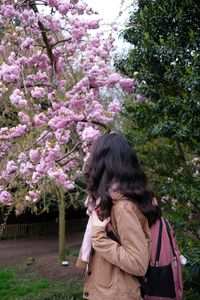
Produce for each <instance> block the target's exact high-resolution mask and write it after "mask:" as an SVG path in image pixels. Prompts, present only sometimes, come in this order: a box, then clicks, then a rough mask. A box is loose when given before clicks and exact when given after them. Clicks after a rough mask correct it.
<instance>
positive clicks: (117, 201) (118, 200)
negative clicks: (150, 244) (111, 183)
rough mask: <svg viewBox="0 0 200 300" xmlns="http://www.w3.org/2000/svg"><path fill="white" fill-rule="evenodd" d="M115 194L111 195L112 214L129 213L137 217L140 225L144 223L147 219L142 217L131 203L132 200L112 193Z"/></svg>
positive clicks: (117, 193)
mask: <svg viewBox="0 0 200 300" xmlns="http://www.w3.org/2000/svg"><path fill="white" fill-rule="evenodd" d="M114 193H115V194H112V196H111V197H112V201H113V206H112V212H113V214H114V215H115V214H117V215H118V214H120V213H121V212H122V211H125V210H127V211H129V212H132V215H133V216H135V217H137V218H138V219H139V221H140V223H146V222H147V219H146V217H145V216H144V214H143V213H142V212H141V211H140V209H139V208H138V207H137V205H136V204H135V203H134V202H133V200H132V199H129V198H128V197H125V196H124V195H122V194H120V193H119V192H114Z"/></svg>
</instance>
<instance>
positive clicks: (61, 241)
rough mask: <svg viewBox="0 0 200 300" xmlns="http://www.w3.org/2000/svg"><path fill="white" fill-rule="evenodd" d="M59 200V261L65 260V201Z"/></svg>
mask: <svg viewBox="0 0 200 300" xmlns="http://www.w3.org/2000/svg"><path fill="white" fill-rule="evenodd" d="M61 198H62V199H59V204H58V205H59V250H58V255H59V261H60V262H62V261H63V260H65V201H64V199H63V197H61Z"/></svg>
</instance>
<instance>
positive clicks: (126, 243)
mask: <svg viewBox="0 0 200 300" xmlns="http://www.w3.org/2000/svg"><path fill="white" fill-rule="evenodd" d="M114 209H115V210H116V211H115V215H116V225H117V231H118V235H119V237H120V242H121V244H118V243H117V242H115V241H113V240H111V239H110V238H108V237H107V235H106V232H105V230H104V228H102V227H98V226H96V227H93V229H92V246H93V248H94V250H95V251H97V253H98V254H99V255H101V256H102V257H103V258H104V259H106V260H107V261H109V262H110V263H111V264H113V265H116V266H117V267H119V268H120V269H121V270H123V271H125V272H127V273H130V274H132V275H135V276H144V275H145V273H146V271H147V268H148V265H149V257H150V253H149V252H150V239H148V238H147V237H146V236H145V233H144V231H143V229H142V225H141V223H140V221H139V219H138V217H137V214H136V212H135V210H134V208H133V206H131V205H126V206H121V205H117V206H116V207H115V208H114Z"/></svg>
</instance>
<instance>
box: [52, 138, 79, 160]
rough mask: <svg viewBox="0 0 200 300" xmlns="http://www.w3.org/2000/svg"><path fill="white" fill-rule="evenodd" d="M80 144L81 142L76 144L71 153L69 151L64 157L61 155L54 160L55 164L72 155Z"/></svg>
mask: <svg viewBox="0 0 200 300" xmlns="http://www.w3.org/2000/svg"><path fill="white" fill-rule="evenodd" d="M81 144H82V142H78V143H77V144H76V145H75V146H74V147H73V148H72V150H71V151H69V152H68V153H66V154H65V155H63V156H62V157H60V158H58V159H57V160H56V162H59V161H61V160H63V159H64V158H66V157H68V156H69V155H70V154H72V153H73V152H74V151H75V150H77V149H78V148H79V146H80V145H81Z"/></svg>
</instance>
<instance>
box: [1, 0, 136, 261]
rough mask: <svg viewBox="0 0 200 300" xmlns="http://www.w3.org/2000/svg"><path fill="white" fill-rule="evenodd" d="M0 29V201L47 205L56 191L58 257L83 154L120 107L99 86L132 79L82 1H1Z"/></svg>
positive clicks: (125, 85)
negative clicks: (117, 68)
mask: <svg viewBox="0 0 200 300" xmlns="http://www.w3.org/2000/svg"><path fill="white" fill-rule="evenodd" d="M0 30H1V42H0V54H1V61H0V62H1V65H0V96H1V103H2V106H1V113H2V117H3V118H4V119H3V120H2V124H1V125H2V126H3V127H1V128H0V143H1V144H0V157H1V164H0V166H1V174H0V205H1V206H2V207H3V206H4V207H6V208H7V209H8V208H9V209H8V212H9V211H10V209H12V208H13V207H15V210H16V213H17V214H19V213H22V212H23V211H24V210H25V209H26V208H27V207H29V208H30V209H31V210H32V211H33V212H36V211H38V210H40V211H44V210H45V209H47V208H48V205H49V203H48V201H47V197H46V194H47V192H48V194H49V193H50V194H51V195H54V197H53V198H54V199H55V200H56V201H57V203H58V207H59V225H60V226H59V233H60V237H59V254H60V259H61V260H62V259H63V258H64V246H65V240H64V238H65V231H64V229H65V225H64V221H65V217H64V212H65V206H66V205H69V204H70V203H72V202H73V203H74V198H73V199H72V196H73V194H76V193H75V191H79V190H81V186H80V184H77V178H79V177H80V175H81V170H82V164H83V161H84V156H85V154H86V153H88V151H89V147H90V144H91V142H93V141H94V140H95V139H96V138H97V137H98V136H99V135H100V134H101V131H102V129H103V130H107V128H109V127H111V126H112V121H113V118H114V115H115V113H116V112H118V111H119V109H120V105H119V103H117V102H110V103H104V102H103V100H102V99H103V98H102V90H105V89H110V88H114V87H115V86H116V85H119V86H120V87H121V88H122V89H124V90H125V91H127V92H130V91H132V88H133V85H134V81H133V80H131V79H128V78H124V77H122V76H121V75H120V74H116V73H112V72H111V70H110V60H111V52H112V51H113V49H114V46H113V42H114V38H113V37H112V29H111V33H110V35H109V36H108V35H106V36H105V35H104V34H103V33H102V31H101V28H100V22H99V20H98V19H97V18H95V16H94V13H93V11H92V9H91V8H90V7H88V5H86V4H85V3H84V2H82V1H79V0H69V1H64V2H63V1H60V0H32V1H29V0H25V1H24V0H22V1H15V0H5V1H3V3H2V4H1V6H0ZM89 32H92V34H89ZM13 108H14V109H13ZM10 112H12V113H10ZM4 121H6V122H4ZM76 199H77V197H76ZM66 200H67V203H66ZM4 211H5V210H4ZM5 218H6V217H5ZM1 227H2V226H1Z"/></svg>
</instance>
